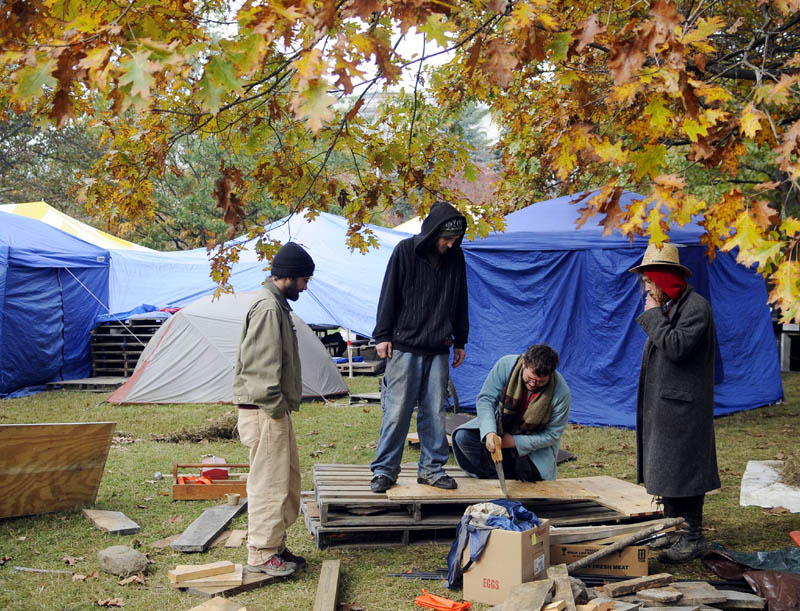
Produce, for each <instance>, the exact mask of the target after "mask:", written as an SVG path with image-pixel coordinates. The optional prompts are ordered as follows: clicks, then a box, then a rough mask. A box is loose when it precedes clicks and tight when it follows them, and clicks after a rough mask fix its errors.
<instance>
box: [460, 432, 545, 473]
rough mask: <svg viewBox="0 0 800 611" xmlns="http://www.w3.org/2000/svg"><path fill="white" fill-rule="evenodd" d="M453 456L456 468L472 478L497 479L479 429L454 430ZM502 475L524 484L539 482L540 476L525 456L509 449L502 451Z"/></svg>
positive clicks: (492, 462) (495, 470) (490, 456)
mask: <svg viewBox="0 0 800 611" xmlns="http://www.w3.org/2000/svg"><path fill="white" fill-rule="evenodd" d="M452 438H453V454H454V455H455V457H456V462H457V463H458V466H459V467H461V468H462V469H463V470H464V471H466V472H467V473H469V474H470V475H471V476H472V477H477V478H480V479H497V469H496V468H495V466H494V461H493V460H492V455H491V454H489V450H487V449H486V446H485V445H484V443H483V442H482V441H481V432H480V430H479V429H456V430H455V431H453V435H452ZM503 475H504V476H505V478H506V479H518V480H520V481H524V482H540V481H542V475H541V474H540V473H539V469H537V468H536V465H534V464H533V461H532V460H531V459H530V458H528V457H527V456H518V455H517V453H516V452H512V451H511V449H510V448H505V449H504V450H503Z"/></svg>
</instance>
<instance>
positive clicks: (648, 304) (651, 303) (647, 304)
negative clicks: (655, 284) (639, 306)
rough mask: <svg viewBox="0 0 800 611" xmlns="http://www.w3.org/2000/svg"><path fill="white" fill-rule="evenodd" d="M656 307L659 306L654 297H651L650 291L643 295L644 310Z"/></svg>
mask: <svg viewBox="0 0 800 611" xmlns="http://www.w3.org/2000/svg"><path fill="white" fill-rule="evenodd" d="M658 307H660V306H659V304H658V302H657V301H656V300H655V297H653V296H652V295H651V294H650V293H647V296H646V297H645V300H644V311H645V312H647V310H652V309H653V308H658Z"/></svg>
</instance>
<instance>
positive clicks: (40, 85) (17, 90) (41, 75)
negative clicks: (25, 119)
mask: <svg viewBox="0 0 800 611" xmlns="http://www.w3.org/2000/svg"><path fill="white" fill-rule="evenodd" d="M55 68H56V61H55V60H54V59H50V60H47V61H45V62H42V63H40V64H38V65H34V66H24V67H23V68H21V69H20V70H18V71H17V73H16V74H15V80H16V86H15V87H14V95H16V96H17V98H18V99H19V100H20V101H22V102H28V101H30V100H32V99H34V98H37V97H39V96H41V95H43V94H44V93H45V90H46V89H48V88H49V89H52V88H54V87H55V86H56V84H57V83H58V81H57V80H56V79H55V78H53V75H52V72H53V71H54V70H55Z"/></svg>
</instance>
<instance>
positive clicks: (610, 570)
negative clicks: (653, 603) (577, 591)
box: [550, 543, 647, 577]
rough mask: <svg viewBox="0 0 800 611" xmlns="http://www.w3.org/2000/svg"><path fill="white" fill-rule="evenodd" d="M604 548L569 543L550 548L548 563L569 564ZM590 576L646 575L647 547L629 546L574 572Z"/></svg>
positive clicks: (601, 546)
mask: <svg viewBox="0 0 800 611" xmlns="http://www.w3.org/2000/svg"><path fill="white" fill-rule="evenodd" d="M603 547H606V546H604V545H585V544H583V543H570V544H566V545H551V546H550V561H551V562H552V563H553V564H571V563H573V562H575V561H576V560H580V559H581V558H585V557H586V556H588V555H589V554H593V553H595V552H596V551H599V550H601V549H603ZM576 572H577V573H589V574H592V575H621V576H627V577H644V576H645V575H647V546H645V545H629V546H628V547H625V548H623V549H621V550H618V551H616V552H612V553H611V554H609V555H608V556H604V557H603V558H598V559H597V560H596V561H595V562H593V563H592V564H590V565H588V566H585V567H583V568H582V569H580V570H578V571H576Z"/></svg>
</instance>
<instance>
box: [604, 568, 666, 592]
mask: <svg viewBox="0 0 800 611" xmlns="http://www.w3.org/2000/svg"><path fill="white" fill-rule="evenodd" d="M674 581H675V577H674V576H672V575H671V574H670V573H658V574H656V575H647V576H645V577H637V578H635V579H626V580H625V581H619V582H617V583H608V584H606V585H605V586H603V593H604V594H605V595H606V596H608V597H609V598H616V597H617V596H623V595H625V594H633V593H634V592H638V591H639V590H646V589H648V588H656V587H659V586H665V585H667V584H671V583H673V582H674Z"/></svg>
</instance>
